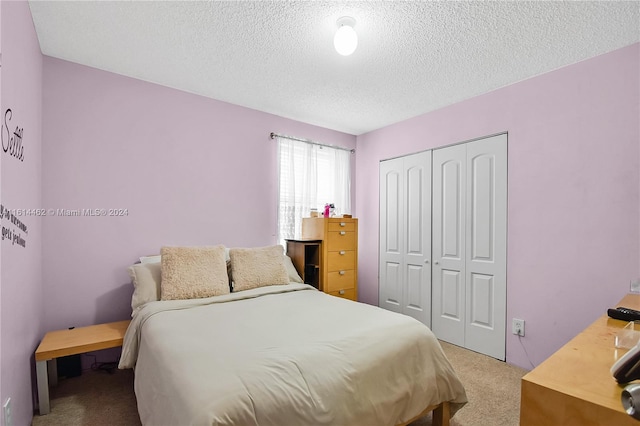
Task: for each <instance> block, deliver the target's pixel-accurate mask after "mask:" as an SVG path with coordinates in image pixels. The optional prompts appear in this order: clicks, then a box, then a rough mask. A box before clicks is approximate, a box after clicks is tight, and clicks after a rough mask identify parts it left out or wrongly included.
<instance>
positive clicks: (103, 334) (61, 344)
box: [36, 320, 131, 415]
mask: <svg viewBox="0 0 640 426" xmlns="http://www.w3.org/2000/svg"><path fill="white" fill-rule="evenodd" d="M129 322H131V321H130V320H126V321H118V322H111V323H107V324H99V325H92V326H89V327H79V328H73V329H71V330H57V331H50V332H48V333H47V334H45V336H44V338H43V339H42V342H40V345H39V346H38V349H36V381H37V383H38V407H39V410H40V414H41V415H42V414H47V413H49V411H50V405H49V381H51V383H52V384H56V383H57V381H58V373H57V369H56V368H55V360H56V358H59V357H62V356H68V355H77V354H82V353H85V352H90V351H98V350H101V349H109V348H116V347H118V346H122V340H123V338H124V334H125V332H126V331H127V327H129ZM47 361H51V364H52V365H51V367H52V368H50V369H47ZM47 370H49V371H48V372H47Z"/></svg>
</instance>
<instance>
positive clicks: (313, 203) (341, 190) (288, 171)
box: [277, 137, 351, 245]
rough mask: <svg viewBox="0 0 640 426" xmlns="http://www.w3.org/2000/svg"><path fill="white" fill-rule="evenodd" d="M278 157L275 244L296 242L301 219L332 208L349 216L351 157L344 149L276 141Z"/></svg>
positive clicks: (300, 229) (300, 227)
mask: <svg viewBox="0 0 640 426" xmlns="http://www.w3.org/2000/svg"><path fill="white" fill-rule="evenodd" d="M277 140H278V155H279V168H280V172H279V173H280V176H279V205H278V243H279V244H282V245H285V241H284V240H285V239H292V238H293V239H295V238H300V234H301V231H302V218H303V217H309V212H310V211H311V209H312V208H316V209H318V212H319V213H322V212H323V211H324V205H325V204H327V203H328V204H333V205H334V206H335V212H336V214H349V213H351V158H350V156H351V153H350V152H349V151H347V150H344V149H336V148H331V147H327V146H321V145H314V144H311V143H306V142H300V141H296V140H291V139H287V138H281V137H279V138H277Z"/></svg>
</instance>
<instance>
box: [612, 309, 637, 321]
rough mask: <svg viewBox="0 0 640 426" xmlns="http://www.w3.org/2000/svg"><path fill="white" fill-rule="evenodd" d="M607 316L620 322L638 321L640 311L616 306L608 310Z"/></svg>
mask: <svg viewBox="0 0 640 426" xmlns="http://www.w3.org/2000/svg"><path fill="white" fill-rule="evenodd" d="M607 315H609V316H610V317H611V318H614V319H617V320H622V321H640V311H636V310H634V309H629V308H625V307H622V306H618V307H617V308H609V309H608V310H607Z"/></svg>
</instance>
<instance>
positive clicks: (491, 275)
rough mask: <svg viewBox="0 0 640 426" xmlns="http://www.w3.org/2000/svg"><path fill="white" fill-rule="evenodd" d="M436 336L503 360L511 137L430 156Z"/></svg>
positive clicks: (444, 150)
mask: <svg viewBox="0 0 640 426" xmlns="http://www.w3.org/2000/svg"><path fill="white" fill-rule="evenodd" d="M432 197H433V246H432V250H433V275H432V279H433V295H432V296H433V304H432V309H433V313H432V323H431V326H432V329H433V332H434V333H435V335H436V336H437V337H438V338H439V339H442V340H444V341H447V342H450V343H453V344H456V345H459V346H463V347H466V348H468V349H471V350H474V351H477V352H480V353H483V354H487V355H490V356H493V357H495V358H498V359H501V360H504V359H505V332H506V287H507V286H506V280H507V277H506V248H507V135H506V134H502V135H497V136H492V137H489V138H485V139H481V140H477V141H473V142H468V143H465V144H460V145H454V146H450V147H446V148H441V149H436V150H434V151H433V190H432Z"/></svg>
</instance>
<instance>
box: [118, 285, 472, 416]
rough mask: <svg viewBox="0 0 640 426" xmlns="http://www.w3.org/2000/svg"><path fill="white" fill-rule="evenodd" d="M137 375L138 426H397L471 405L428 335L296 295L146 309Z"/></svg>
mask: <svg viewBox="0 0 640 426" xmlns="http://www.w3.org/2000/svg"><path fill="white" fill-rule="evenodd" d="M134 366H135V391H136V396H137V400H138V411H139V413H140V418H141V420H142V423H143V424H144V425H176V426H178V425H262V426H266V425H274V426H288V425H291V426H302V425H394V424H398V423H401V422H404V421H408V420H409V419H411V418H413V417H415V416H416V415H418V414H419V413H420V412H421V411H422V410H424V409H425V408H426V407H427V406H429V405H434V404H438V403H440V402H443V401H450V402H451V403H452V404H451V412H452V413H455V412H456V411H457V410H458V409H459V408H460V407H462V405H464V404H465V403H466V401H467V399H466V395H465V391H464V388H463V386H462V384H461V383H460V381H459V380H458V378H457V376H456V374H455V373H454V371H453V369H452V368H451V365H450V364H449V361H448V360H447V359H446V357H445V355H444V353H443V352H442V349H441V347H440V345H439V343H438V341H437V340H436V338H435V336H434V335H433V333H432V332H431V331H430V330H429V329H428V328H427V327H426V326H424V325H423V324H421V323H419V322H418V321H416V320H414V319H412V318H410V317H407V316H404V315H400V314H395V313H393V312H389V311H385V310H383V309H380V308H377V307H374V306H370V305H366V304H362V303H356V302H352V301H348V300H343V299H340V298H337V297H333V296H329V295H326V294H324V293H321V292H319V291H316V290H315V289H313V288H312V287H310V286H308V285H304V284H289V285H284V286H269V287H262V288H258V289H254V290H247V291H243V292H239V293H233V294H230V295H225V296H218V297H212V298H208V299H197V300H188V301H166V302H152V303H148V304H147V305H145V306H144V307H143V308H142V309H141V310H140V311H139V312H138V313H137V314H136V315H135V316H134V318H133V320H132V322H131V325H130V326H129V329H128V330H127V333H126V336H125V340H124V345H123V351H122V357H121V361H120V368H132V367H134Z"/></svg>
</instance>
